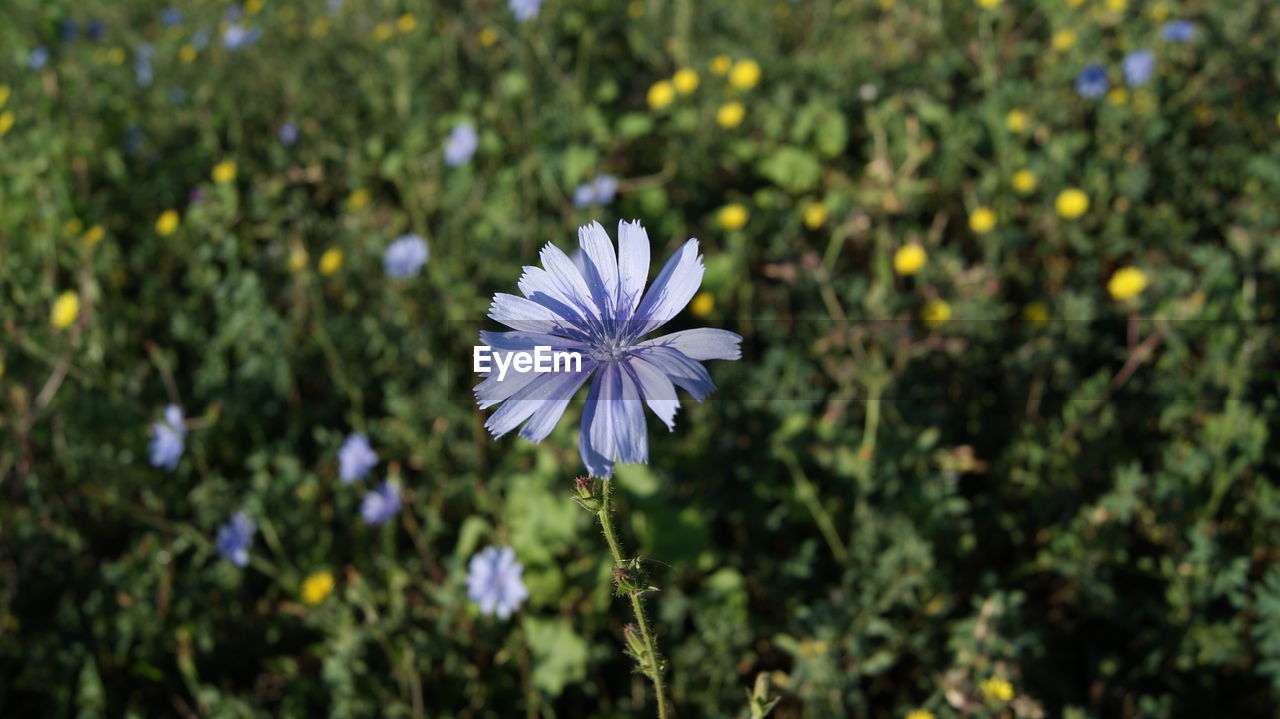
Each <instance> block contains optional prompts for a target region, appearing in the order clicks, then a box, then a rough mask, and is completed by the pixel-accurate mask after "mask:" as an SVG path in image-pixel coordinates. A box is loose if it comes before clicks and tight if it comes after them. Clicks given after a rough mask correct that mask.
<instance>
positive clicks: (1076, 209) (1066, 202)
mask: <svg viewBox="0 0 1280 719" xmlns="http://www.w3.org/2000/svg"><path fill="white" fill-rule="evenodd" d="M1053 205H1054V207H1055V208H1057V210H1058V214H1059V215H1061V216H1062V217H1064V218H1066V219H1068V220H1074V219H1076V218H1077V217H1079V216H1081V215H1083V214H1084V213H1085V211H1087V210H1088V209H1089V196H1088V195H1086V194H1084V192H1082V191H1080V190H1077V189H1076V188H1074V187H1072V188H1070V189H1067V190H1063V191H1062V192H1059V193H1058V199H1057V200H1055V201H1054V203H1053Z"/></svg>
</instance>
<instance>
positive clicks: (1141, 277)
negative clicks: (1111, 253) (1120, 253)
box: [1107, 267, 1147, 302]
mask: <svg viewBox="0 0 1280 719" xmlns="http://www.w3.org/2000/svg"><path fill="white" fill-rule="evenodd" d="M1145 289H1147V276H1146V274H1145V273H1143V271H1142V270H1140V269H1138V268H1137V267H1121V268H1120V269H1118V270H1116V272H1115V274H1113V275H1111V279H1109V280H1107V292H1109V293H1111V297H1112V298H1114V299H1117V300H1120V301H1122V302H1123V301H1124V300H1127V299H1132V298H1134V297H1137V296H1138V295H1140V294H1142V291H1143V290H1145Z"/></svg>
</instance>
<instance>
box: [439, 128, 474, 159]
mask: <svg viewBox="0 0 1280 719" xmlns="http://www.w3.org/2000/svg"><path fill="white" fill-rule="evenodd" d="M476 144H477V138H476V129H475V128H474V127H472V126H471V125H469V124H467V123H465V122H460V123H458V124H457V125H454V126H453V129H452V130H450V131H449V140H448V141H447V142H445V143H444V164H446V165H448V166H449V167H457V166H458V165H461V164H463V163H464V162H466V161H467V160H470V159H471V156H472V155H474V154H475V152H476Z"/></svg>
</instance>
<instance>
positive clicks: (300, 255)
mask: <svg viewBox="0 0 1280 719" xmlns="http://www.w3.org/2000/svg"><path fill="white" fill-rule="evenodd" d="M285 266H286V267H288V268H289V271H290V272H295V273H296V272H301V271H302V270H303V269H305V268H306V266H307V251H306V249H304V248H302V247H295V248H293V249H291V250H289V259H288V261H287V262H286V263H285Z"/></svg>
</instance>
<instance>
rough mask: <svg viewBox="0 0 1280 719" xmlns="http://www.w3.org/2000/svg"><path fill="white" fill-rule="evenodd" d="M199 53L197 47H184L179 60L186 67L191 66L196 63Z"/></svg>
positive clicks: (179, 52) (179, 51)
mask: <svg viewBox="0 0 1280 719" xmlns="http://www.w3.org/2000/svg"><path fill="white" fill-rule="evenodd" d="M198 52H199V51H197V50H196V46H195V45H183V46H182V49H180V50H178V60H179V61H181V62H182V64H184V65H190V64H191V63H193V62H195V61H196V55H197V54H198Z"/></svg>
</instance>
